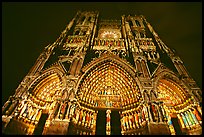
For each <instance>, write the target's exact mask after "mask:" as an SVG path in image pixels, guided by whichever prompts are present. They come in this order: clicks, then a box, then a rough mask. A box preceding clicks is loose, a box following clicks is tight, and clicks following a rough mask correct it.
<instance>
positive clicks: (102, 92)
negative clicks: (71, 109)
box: [76, 55, 142, 108]
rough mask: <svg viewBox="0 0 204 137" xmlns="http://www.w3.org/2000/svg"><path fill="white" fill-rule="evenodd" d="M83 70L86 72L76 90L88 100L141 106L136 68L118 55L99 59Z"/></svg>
mask: <svg viewBox="0 0 204 137" xmlns="http://www.w3.org/2000/svg"><path fill="white" fill-rule="evenodd" d="M82 71H83V72H84V74H83V75H82V76H81V77H80V79H79V80H78V82H77V86H76V88H77V89H78V90H77V91H76V94H77V96H78V98H79V99H80V100H81V102H83V103H84V104H88V105H90V106H94V107H107V108H122V106H123V107H128V105H130V104H135V106H138V104H139V102H140V101H141V100H142V98H141V92H140V89H141V85H140V84H139V82H138V79H137V78H136V77H135V70H134V68H132V67H131V66H130V65H129V64H128V63H126V62H125V61H124V60H122V59H120V58H117V57H116V56H114V55H109V56H102V57H101V58H98V59H95V60H94V61H92V62H91V63H89V64H88V65H87V66H85V67H84V68H83V69H82ZM106 99H108V101H107V100H106Z"/></svg>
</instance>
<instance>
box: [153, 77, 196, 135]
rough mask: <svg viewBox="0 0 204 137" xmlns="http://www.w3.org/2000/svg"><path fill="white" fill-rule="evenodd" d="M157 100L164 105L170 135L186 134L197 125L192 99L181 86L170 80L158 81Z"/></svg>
mask: <svg viewBox="0 0 204 137" xmlns="http://www.w3.org/2000/svg"><path fill="white" fill-rule="evenodd" d="M157 93H158V99H159V100H162V101H163V103H164V109H165V112H166V118H167V122H168V126H169V129H170V132H171V134H176V135H179V134H180V135H181V134H186V132H187V131H188V130H191V129H192V128H195V127H196V125H198V124H199V123H198V119H197V118H196V115H195V114H194V113H193V110H195V108H194V107H191V106H193V102H192V98H191V97H189V96H188V93H187V91H185V90H184V89H183V88H181V86H179V85H178V84H177V83H176V82H174V81H173V80H171V79H165V78H163V79H160V80H159V82H158V85H157Z"/></svg>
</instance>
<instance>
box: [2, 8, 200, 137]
mask: <svg viewBox="0 0 204 137" xmlns="http://www.w3.org/2000/svg"><path fill="white" fill-rule="evenodd" d="M4 92H5V91H4ZM2 133H3V134H25V135H40V134H42V135H200V134H202V91H201V89H200V88H199V87H198V86H197V85H196V82H195V81H194V80H193V79H192V77H191V76H190V75H189V73H188V71H187V70H186V68H185V66H184V64H183V62H182V60H181V58H180V57H179V56H178V55H177V53H176V52H175V51H174V50H172V49H170V48H169V47H168V46H167V45H166V44H165V43H164V42H162V40H161V39H160V38H159V36H158V34H157V33H156V32H155V30H154V29H153V27H152V26H151V25H150V23H149V22H148V21H147V20H146V18H145V17H144V16H143V15H134V16H131V15H128V16H126V15H123V16H121V20H102V19H100V18H99V12H98V11H83V12H82V11H78V12H77V13H76V15H75V16H74V17H73V19H72V20H71V21H70V22H69V24H68V25H67V26H66V28H65V29H64V30H63V31H62V33H61V34H60V36H59V38H57V40H56V41H55V42H54V43H52V44H50V45H47V46H46V47H45V48H44V50H43V51H42V53H41V54H40V56H39V57H38V58H37V60H36V62H35V64H34V65H33V67H32V68H31V69H30V71H29V72H28V74H27V75H26V76H25V77H24V79H23V80H22V82H21V83H20V84H19V86H18V87H17V89H16V91H15V94H14V95H12V96H10V97H9V99H8V101H7V102H6V103H5V104H4V106H3V107H2Z"/></svg>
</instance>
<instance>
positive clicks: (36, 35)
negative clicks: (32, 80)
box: [2, 2, 202, 105]
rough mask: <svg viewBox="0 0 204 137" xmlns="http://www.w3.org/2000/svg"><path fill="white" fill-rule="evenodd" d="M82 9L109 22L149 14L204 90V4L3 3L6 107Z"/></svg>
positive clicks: (158, 31)
mask: <svg viewBox="0 0 204 137" xmlns="http://www.w3.org/2000/svg"><path fill="white" fill-rule="evenodd" d="M78 10H81V11H83V10H98V11H99V12H100V15H99V16H102V18H104V19H121V16H122V15H123V14H124V15H126V16H127V15H129V14H130V15H135V14H136V15H140V14H142V15H144V16H145V17H146V19H147V21H148V22H149V23H150V24H151V25H152V26H153V28H154V29H155V31H156V32H157V33H158V35H159V36H160V38H161V40H162V41H163V42H164V43H165V44H166V45H167V46H168V47H170V48H174V49H175V50H176V51H177V53H178V54H179V56H180V58H181V59H182V60H183V62H184V64H185V66H186V68H187V70H188V72H189V73H190V75H191V76H192V77H193V79H194V80H195V81H196V82H197V84H198V86H199V87H200V88H202V87H201V86H202V85H201V84H202V78H201V76H202V32H201V29H202V25H201V24H202V17H201V16H202V14H201V12H202V3H201V2H177V3H175V2H143V3H141V2H140V3H139V2H106V3H105V2H95V3H89V2H84V3H83V2H76V3H70V2H67V3H62V2H60V3H57V2H50V3H47V2H38V3H34V2H28V3H25V2H17V3H14V2H12V3H11V2H4V3H2V105H3V104H4V102H5V101H6V100H7V99H8V97H9V96H10V95H13V94H14V92H15V89H16V88H17V87H18V85H19V84H20V82H21V81H22V80H23V78H24V77H25V76H26V74H27V73H28V71H29V70H30V69H31V67H32V66H33V65H34V63H35V61H36V59H37V57H38V56H39V55H40V53H41V52H42V50H43V48H44V47H45V46H47V45H48V44H50V43H53V42H54V41H55V40H56V39H57V38H58V37H59V35H60V34H61V32H62V31H63V30H64V29H65V27H66V25H67V24H68V23H69V22H70V21H71V19H72V18H73V17H74V16H75V14H76V12H77V11H78Z"/></svg>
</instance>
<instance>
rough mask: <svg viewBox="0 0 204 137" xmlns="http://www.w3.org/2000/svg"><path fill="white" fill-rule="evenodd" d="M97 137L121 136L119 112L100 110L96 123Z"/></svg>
mask: <svg viewBox="0 0 204 137" xmlns="http://www.w3.org/2000/svg"><path fill="white" fill-rule="evenodd" d="M96 135H121V123H120V114H119V111H118V110H109V109H108V110H99V111H98V114H97V121H96Z"/></svg>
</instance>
